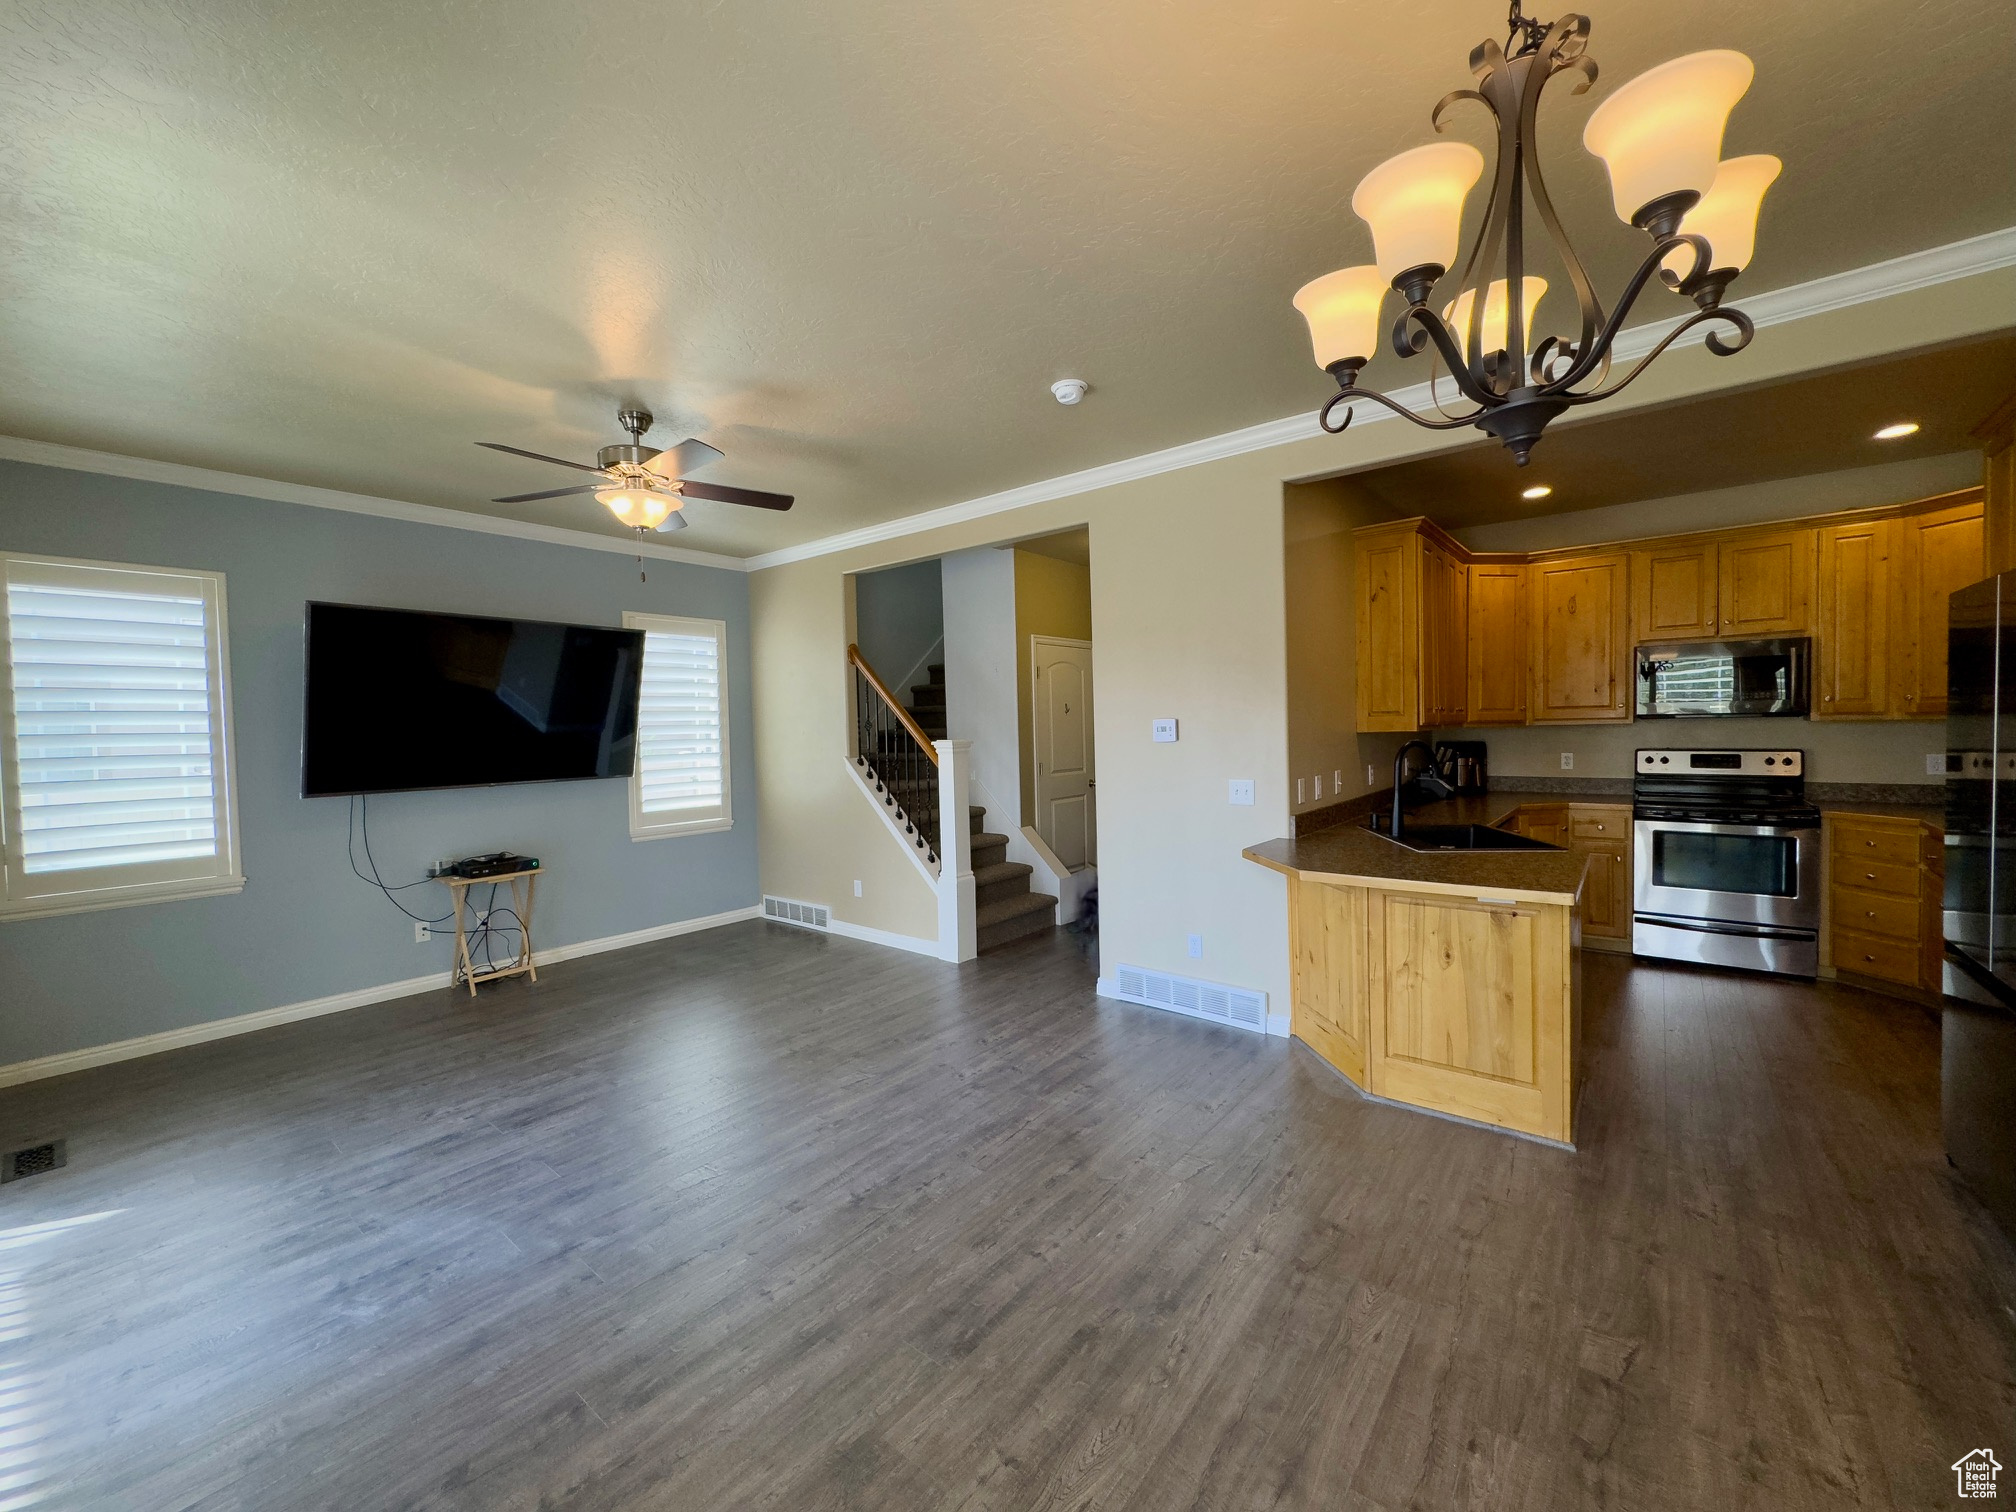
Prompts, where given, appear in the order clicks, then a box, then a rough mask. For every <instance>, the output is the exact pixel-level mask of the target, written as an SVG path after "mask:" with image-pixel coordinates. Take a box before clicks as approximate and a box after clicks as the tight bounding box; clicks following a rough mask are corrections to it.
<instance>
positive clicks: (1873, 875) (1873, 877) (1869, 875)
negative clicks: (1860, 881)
mask: <svg viewBox="0 0 2016 1512" xmlns="http://www.w3.org/2000/svg"><path fill="white" fill-rule="evenodd" d="M1862 875H1863V876H1864V877H1866V878H1868V879H1869V880H1870V881H1871V882H1874V881H1875V880H1876V873H1874V872H1864V873H1862Z"/></svg>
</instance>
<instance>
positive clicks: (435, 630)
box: [301, 604, 644, 798]
mask: <svg viewBox="0 0 2016 1512" xmlns="http://www.w3.org/2000/svg"><path fill="white" fill-rule="evenodd" d="M643 666H644V632H643V631H641V630H617V629H611V628H610V627H608V626H606V625H556V624H551V623H548V622H546V621H544V620H513V619H485V618H481V617H479V616H476V615H468V614H429V613H425V612H422V611H420V610H416V609H371V608H366V607H363V606H361V605H357V604H310V605H309V606H308V691H307V699H306V718H305V723H304V729H303V734H302V741H301V793H302V796H303V797H306V798H320V797H340V796H343V795H346V794H355V793H391V792H401V791H408V790H411V789H415V788H455V787H491V786H495V785H497V784H500V783H509V782H566V781H570V780H572V779H575V778H583V777H627V776H629V775H630V768H631V765H632V763H633V762H634V760H635V758H636V749H637V697H638V683H639V679H640V677H641V675H642V672H643Z"/></svg>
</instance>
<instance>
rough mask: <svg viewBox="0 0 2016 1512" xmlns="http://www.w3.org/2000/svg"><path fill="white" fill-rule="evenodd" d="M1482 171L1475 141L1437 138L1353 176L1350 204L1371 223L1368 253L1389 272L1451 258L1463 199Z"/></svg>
mask: <svg viewBox="0 0 2016 1512" xmlns="http://www.w3.org/2000/svg"><path fill="white" fill-rule="evenodd" d="M1483 173H1484V154H1483V153H1481V152H1479V151H1478V150H1477V149H1476V148H1475V147H1472V146H1470V145H1468V144H1467V143H1464V142H1437V143H1435V144H1434V145H1433V146H1430V147H1416V148H1414V149H1413V151H1411V152H1403V153H1401V154H1400V155H1399V156H1398V157H1390V158H1388V159H1387V160H1386V161H1385V162H1383V163H1381V164H1380V165H1379V166H1378V167H1377V168H1374V169H1373V170H1372V171H1371V172H1370V173H1368V174H1366V175H1365V177H1363V178H1362V179H1360V180H1359V181H1358V187H1357V189H1356V190H1355V191H1353V193H1352V195H1351V208H1352V210H1353V211H1355V212H1356V213H1357V215H1358V218H1359V219H1360V220H1362V221H1364V222H1365V224H1366V225H1368V226H1370V227H1371V228H1372V248H1373V255H1374V256H1375V257H1376V258H1377V259H1378V262H1379V266H1380V268H1381V269H1382V270H1384V272H1385V274H1386V276H1387V277H1388V278H1392V277H1394V276H1396V275H1397V274H1399V273H1402V272H1404V271H1405V270H1407V269H1409V268H1418V267H1420V266H1422V265H1423V264H1433V265H1434V266H1436V267H1439V268H1446V267H1448V266H1449V265H1450V264H1451V263H1453V262H1455V261H1456V245H1457V241H1458V239H1459V238H1460V237H1461V235H1462V231H1463V201H1464V200H1465V199H1466V198H1468V197H1469V194H1470V189H1471V186H1472V185H1474V184H1475V183H1476V182H1477V180H1478V179H1479V178H1480V177H1482V176H1483Z"/></svg>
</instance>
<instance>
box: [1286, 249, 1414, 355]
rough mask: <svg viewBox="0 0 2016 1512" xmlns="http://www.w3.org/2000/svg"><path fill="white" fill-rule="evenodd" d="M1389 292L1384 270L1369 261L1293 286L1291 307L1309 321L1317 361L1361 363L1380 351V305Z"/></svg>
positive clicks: (1310, 335)
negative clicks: (1293, 297)
mask: <svg viewBox="0 0 2016 1512" xmlns="http://www.w3.org/2000/svg"><path fill="white" fill-rule="evenodd" d="M1390 292H1391V285H1389V284H1388V283H1387V282H1386V275H1385V274H1383V273H1381V272H1380V271H1379V269H1378V268H1377V267H1376V266H1374V265H1373V264H1371V263H1366V264H1364V265H1363V266H1362V267H1356V268H1340V269H1338V271H1337V272H1335V273H1325V274H1324V275H1323V276H1322V277H1321V278H1318V279H1314V280H1312V281H1310V282H1309V283H1306V284H1304V285H1302V287H1301V288H1299V289H1297V290H1296V291H1295V308H1296V309H1298V310H1300V311H1301V312H1302V318H1303V319H1304V320H1306V321H1308V322H1309V340H1310V341H1311V342H1312V343H1314V345H1315V347H1316V366H1318V367H1320V368H1328V367H1329V366H1331V364H1333V363H1337V362H1355V363H1357V364H1358V365H1359V366H1360V367H1362V366H1364V365H1365V363H1366V362H1367V361H1369V360H1370V359H1371V356H1372V354H1373V353H1374V352H1376V351H1378V350H1379V306H1380V305H1381V304H1383V303H1384V302H1385V300H1386V296H1387V294H1388V293H1390Z"/></svg>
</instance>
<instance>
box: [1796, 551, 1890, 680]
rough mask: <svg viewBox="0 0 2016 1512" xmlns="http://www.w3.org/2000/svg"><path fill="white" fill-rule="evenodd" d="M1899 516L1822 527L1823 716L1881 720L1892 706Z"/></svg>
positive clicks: (1819, 628)
mask: <svg viewBox="0 0 2016 1512" xmlns="http://www.w3.org/2000/svg"><path fill="white" fill-rule="evenodd" d="M1895 535H1896V522H1895V521H1892V520H1868V521H1864V522H1861V523H1859V524H1854V525H1830V526H1828V527H1826V528H1825V529H1823V530H1822V531H1821V532H1820V578H1819V583H1818V585H1817V588H1816V592H1815V612H1814V616H1813V639H1814V646H1813V650H1814V660H1815V662H1816V663H1817V667H1818V671H1817V674H1816V677H1815V688H1814V691H1815V694H1816V697H1815V699H1814V701H1813V717H1814V718H1815V719H1881V718H1883V717H1884V716H1885V715H1886V714H1888V713H1889V711H1890V597H1891V585H1890V578H1891V571H1890V554H1891V551H1892V549H1893V545H1892V543H1893V541H1894V539H1895Z"/></svg>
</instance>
